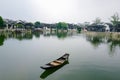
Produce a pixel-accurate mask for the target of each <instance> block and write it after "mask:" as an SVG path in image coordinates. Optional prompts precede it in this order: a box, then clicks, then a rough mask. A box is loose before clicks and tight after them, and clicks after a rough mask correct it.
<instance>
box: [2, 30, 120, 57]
mask: <svg viewBox="0 0 120 80" xmlns="http://www.w3.org/2000/svg"><path fill="white" fill-rule="evenodd" d="M78 34H82V35H83V34H85V38H86V40H87V41H88V42H90V43H91V44H92V45H93V46H94V47H95V48H97V47H98V46H99V45H101V44H107V45H108V46H109V51H110V53H109V55H114V53H115V51H116V47H120V34H118V33H103V32H102V33H99V32H85V33H77V32H74V31H68V32H59V31H58V32H57V31H35V32H23V33H16V32H0V46H3V44H4V41H5V40H7V39H9V38H12V39H17V40H19V41H22V40H32V39H33V37H35V38H40V36H41V35H42V36H44V37H50V36H56V37H57V38H58V39H65V38H67V37H71V36H76V35H78ZM79 37H82V36H79Z"/></svg>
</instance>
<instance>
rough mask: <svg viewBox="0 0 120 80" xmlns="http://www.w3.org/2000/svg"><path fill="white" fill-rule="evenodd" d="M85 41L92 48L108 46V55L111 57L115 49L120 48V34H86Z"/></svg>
mask: <svg viewBox="0 0 120 80" xmlns="http://www.w3.org/2000/svg"><path fill="white" fill-rule="evenodd" d="M86 40H87V41H89V42H90V43H92V45H93V46H95V47H98V46H99V45H100V44H106V43H107V44H108V45H109V49H110V52H109V55H110V56H113V55H114V53H115V51H116V50H115V49H116V47H120V34H112V33H92V32H91V33H86Z"/></svg>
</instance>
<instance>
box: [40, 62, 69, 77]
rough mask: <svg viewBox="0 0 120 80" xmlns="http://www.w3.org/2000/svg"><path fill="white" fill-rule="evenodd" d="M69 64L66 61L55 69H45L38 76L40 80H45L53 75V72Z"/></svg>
mask: <svg viewBox="0 0 120 80" xmlns="http://www.w3.org/2000/svg"><path fill="white" fill-rule="evenodd" d="M67 64H69V62H68V61H66V62H65V63H64V64H62V65H60V66H58V67H55V68H50V69H46V70H45V71H44V72H43V73H42V74H41V75H40V79H45V78H47V77H48V76H50V75H51V74H53V73H54V72H56V71H57V70H59V69H61V68H62V67H63V66H65V65H67Z"/></svg>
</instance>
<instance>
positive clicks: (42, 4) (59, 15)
mask: <svg viewBox="0 0 120 80" xmlns="http://www.w3.org/2000/svg"><path fill="white" fill-rule="evenodd" d="M116 12H118V13H119V15H120V0H0V16H2V17H3V18H8V19H13V20H26V21H32V22H35V21H40V22H45V23H55V22H59V21H64V22H69V23H83V22H85V21H87V22H92V21H93V20H94V19H95V18H96V17H100V18H101V19H102V21H104V22H109V18H110V17H111V16H112V15H113V14H114V13H116Z"/></svg>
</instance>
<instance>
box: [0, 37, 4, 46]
mask: <svg viewBox="0 0 120 80" xmlns="http://www.w3.org/2000/svg"><path fill="white" fill-rule="evenodd" d="M4 41H5V36H4V35H0V46H2V45H3V44H4Z"/></svg>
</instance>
